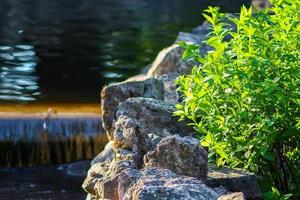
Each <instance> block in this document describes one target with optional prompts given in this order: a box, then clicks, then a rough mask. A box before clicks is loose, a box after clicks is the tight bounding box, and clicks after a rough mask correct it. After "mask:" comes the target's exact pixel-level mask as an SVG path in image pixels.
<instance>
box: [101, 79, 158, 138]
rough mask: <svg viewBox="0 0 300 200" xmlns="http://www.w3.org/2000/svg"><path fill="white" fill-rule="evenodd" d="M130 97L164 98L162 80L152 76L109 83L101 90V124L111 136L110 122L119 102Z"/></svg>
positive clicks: (113, 117)
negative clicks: (138, 79)
mask: <svg viewBox="0 0 300 200" xmlns="http://www.w3.org/2000/svg"><path fill="white" fill-rule="evenodd" d="M131 97H149V98H154V99H163V98H164V89H163V82H162V81H160V80H157V79H154V78H149V79H146V80H145V81H131V82H121V83H115V84H111V85H109V86H106V87H104V88H103V89H102V91H101V109H102V125H103V128H104V129H105V130H106V132H107V133H108V136H109V137H112V134H113V127H112V123H113V121H114V120H115V112H116V111H117V109H118V106H119V103H120V102H122V101H125V100H126V99H128V98H131Z"/></svg>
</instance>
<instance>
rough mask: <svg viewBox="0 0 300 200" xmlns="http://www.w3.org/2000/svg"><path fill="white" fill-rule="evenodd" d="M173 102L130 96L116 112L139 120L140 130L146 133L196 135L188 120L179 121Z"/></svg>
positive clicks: (118, 114) (159, 135)
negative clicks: (174, 113)
mask: <svg viewBox="0 0 300 200" xmlns="http://www.w3.org/2000/svg"><path fill="white" fill-rule="evenodd" d="M175 110H176V108H175V106H174V105H173V104H170V103H167V102H164V101H161V100H155V99H151V98H142V97H136V98H130V99H127V100H126V101H124V102H122V103H121V104H120V106H119V109H118V111H117V113H116V117H117V118H118V117H119V116H121V115H124V116H127V117H129V118H132V119H136V120H138V123H139V130H140V131H142V132H143V133H144V134H148V135H156V136H158V137H162V138H164V137H166V136H170V135H174V134H180V135H182V136H195V135H196V133H195V131H194V130H193V128H191V127H190V126H188V125H187V123H186V122H178V117H176V116H174V115H173V112H174V111H175Z"/></svg>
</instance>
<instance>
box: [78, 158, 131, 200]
mask: <svg viewBox="0 0 300 200" xmlns="http://www.w3.org/2000/svg"><path fill="white" fill-rule="evenodd" d="M127 168H136V165H135V163H134V162H133V161H132V160H129V159H128V160H113V161H111V162H98V163H96V164H94V165H93V166H92V167H91V168H90V169H89V171H88V176H87V178H86V179H85V180H84V183H83V185H82V188H83V189H84V190H85V191H86V192H88V193H90V194H92V195H94V196H96V197H97V198H100V199H101V198H110V197H111V196H112V190H111V189H112V188H111V186H112V185H114V186H116V185H115V184H116V182H115V180H116V178H117V177H118V175H119V173H121V172H122V171H123V170H125V169H127Z"/></svg>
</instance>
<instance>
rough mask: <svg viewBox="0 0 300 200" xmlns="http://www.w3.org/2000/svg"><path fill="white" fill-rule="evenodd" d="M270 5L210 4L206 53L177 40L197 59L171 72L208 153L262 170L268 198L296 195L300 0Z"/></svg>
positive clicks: (181, 111) (183, 111)
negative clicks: (187, 68) (226, 10)
mask: <svg viewBox="0 0 300 200" xmlns="http://www.w3.org/2000/svg"><path fill="white" fill-rule="evenodd" d="M271 2H272V4H273V7H272V8H270V9H269V10H268V9H267V10H264V11H259V12H257V13H255V14H254V13H253V12H252V8H251V7H250V8H246V7H242V8H241V12H240V14H239V17H232V16H230V15H227V14H223V13H220V12H219V9H218V8H213V7H209V8H208V9H207V10H206V11H205V14H204V17H205V18H206V19H207V21H208V22H209V23H211V30H212V31H211V33H210V34H209V37H208V39H207V40H206V41H205V44H206V45H209V46H211V47H212V48H213V50H212V51H210V52H208V53H207V54H206V55H205V56H202V55H201V52H200V50H199V49H200V48H199V45H195V44H185V43H181V45H182V46H183V47H185V48H186V50H185V53H184V55H183V58H184V59H193V60H194V61H196V62H197V63H198V64H197V65H196V66H195V67H194V68H193V69H192V72H191V74H189V75H183V76H181V77H179V78H178V79H177V81H176V82H177V84H178V90H179V91H180V93H181V94H182V97H183V101H182V103H181V104H178V105H177V111H176V112H175V115H178V116H180V119H181V120H183V119H189V120H190V122H191V123H190V125H192V126H193V127H194V128H195V130H196V131H197V132H198V133H199V138H200V140H201V144H202V146H205V147H207V148H208V149H209V159H210V161H214V162H216V164H217V165H218V166H230V167H232V168H244V169H248V170H251V171H252V172H255V173H257V174H258V175H259V177H262V179H261V181H262V184H261V186H262V190H263V191H271V188H272V191H271V192H268V193H266V198H269V199H287V198H288V197H289V195H285V196H282V195H280V193H279V191H280V192H281V193H284V194H288V193H291V194H293V197H292V198H296V199H298V198H300V193H299V191H300V185H299V184H300V70H299V68H300V60H299V58H300V1H299V0H273V1H271Z"/></svg>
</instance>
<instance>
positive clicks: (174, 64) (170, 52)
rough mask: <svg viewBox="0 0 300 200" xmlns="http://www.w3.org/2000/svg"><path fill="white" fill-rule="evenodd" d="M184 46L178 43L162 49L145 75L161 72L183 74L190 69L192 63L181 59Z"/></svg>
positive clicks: (154, 74) (159, 73) (151, 75)
mask: <svg viewBox="0 0 300 200" xmlns="http://www.w3.org/2000/svg"><path fill="white" fill-rule="evenodd" d="M183 52H184V48H183V47H181V46H179V45H178V44H173V45H172V46H170V47H168V48H165V49H163V50H162V51H160V52H159V54H158V55H157V57H156V58H155V60H154V62H153V64H152V66H151V68H150V69H149V71H148V73H147V75H148V76H149V77H154V76H156V75H163V74H177V75H180V74H185V73H188V72H190V71H191V69H192V66H193V63H191V62H186V61H183V60H182V59H181V57H182V54H183Z"/></svg>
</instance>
